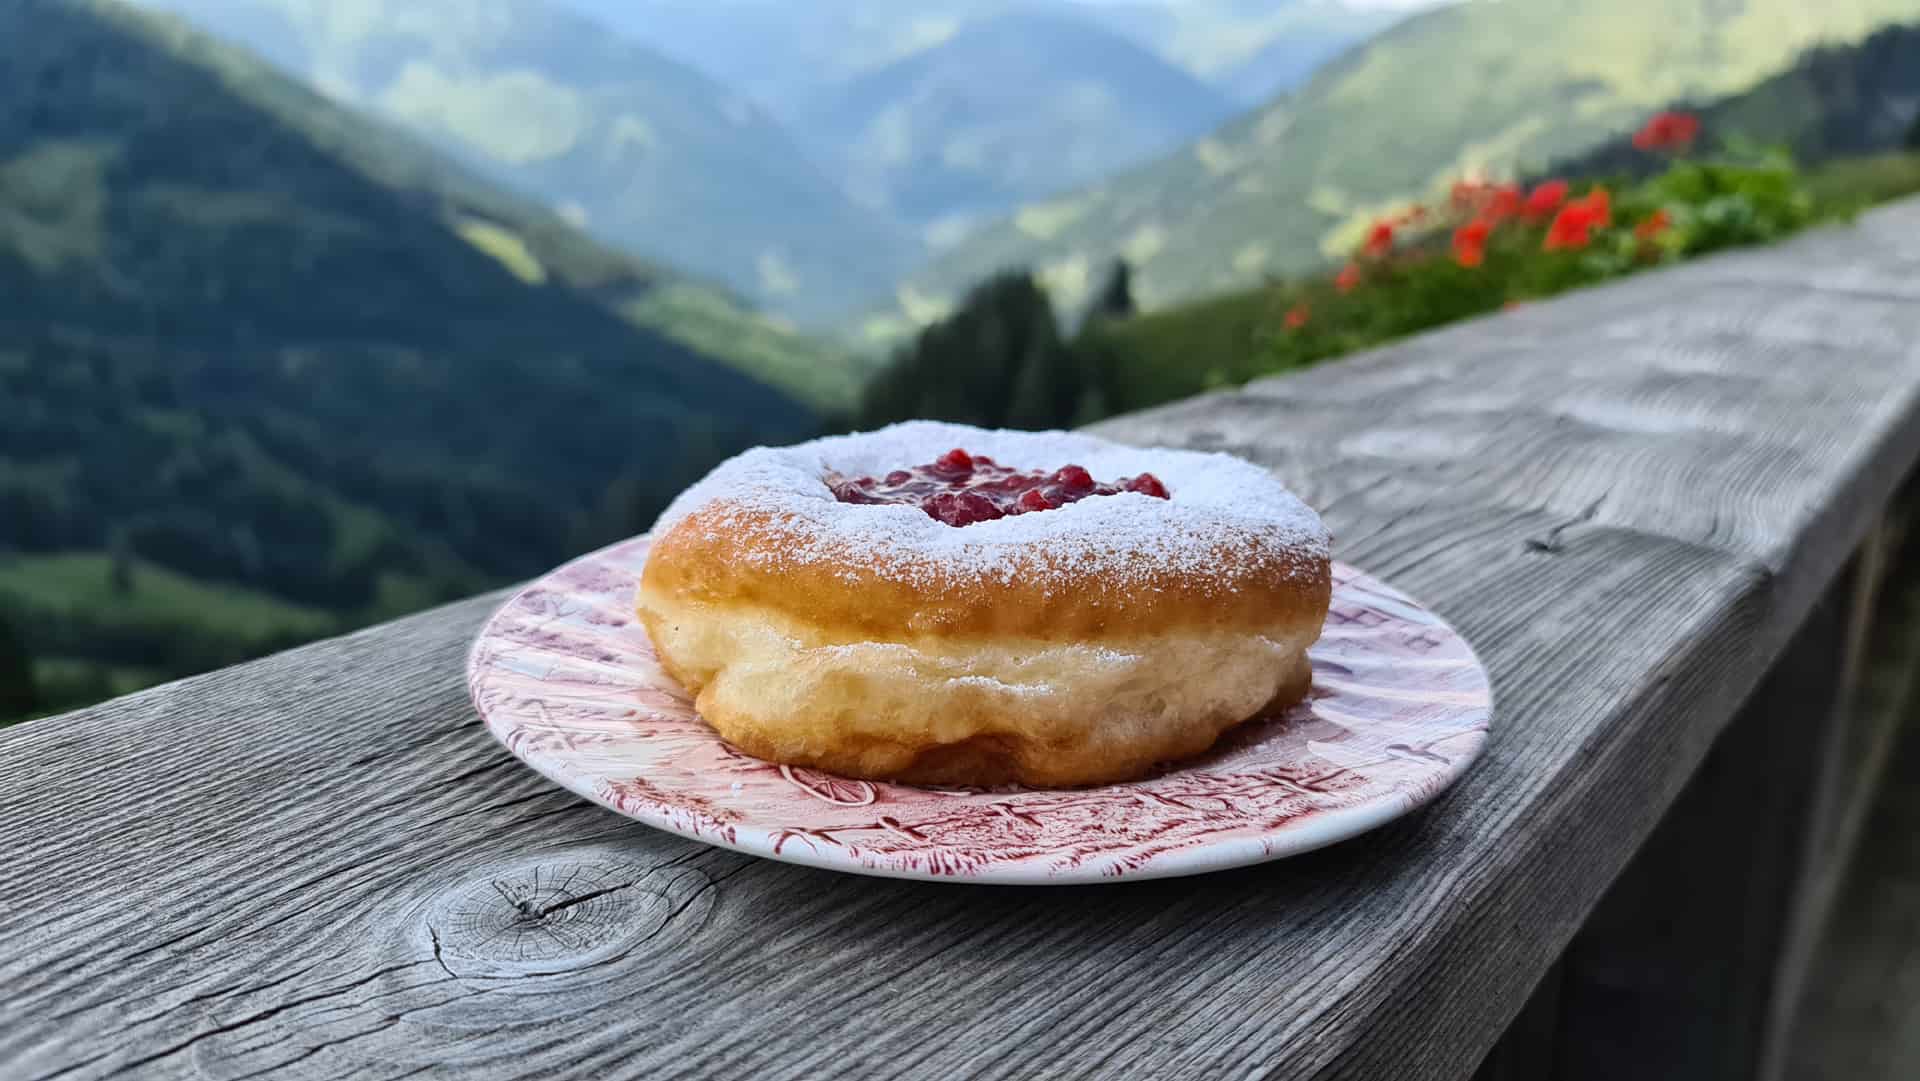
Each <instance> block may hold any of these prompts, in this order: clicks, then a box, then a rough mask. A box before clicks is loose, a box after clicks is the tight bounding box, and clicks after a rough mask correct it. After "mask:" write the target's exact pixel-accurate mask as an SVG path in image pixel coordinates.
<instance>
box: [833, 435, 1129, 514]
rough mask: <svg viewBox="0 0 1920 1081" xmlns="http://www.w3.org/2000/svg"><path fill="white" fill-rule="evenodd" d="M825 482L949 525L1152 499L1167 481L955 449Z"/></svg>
mask: <svg viewBox="0 0 1920 1081" xmlns="http://www.w3.org/2000/svg"><path fill="white" fill-rule="evenodd" d="M827 486H828V487H829V488H831V489H832V490H833V496H834V498H835V499H838V500H839V501H840V502H842V503H904V504H906V505H908V506H913V507H919V508H920V509H921V510H924V511H926V512H927V516H928V517H930V518H934V519H937V520H939V521H942V522H945V523H946V524H948V525H951V526H963V525H972V524H974V523H975V522H991V521H993V520H994V519H995V518H1005V517H1007V516H1008V515H1012V514H1027V513H1030V512H1032V511H1041V510H1053V509H1055V508H1057V507H1064V506H1066V505H1067V504H1068V503H1078V502H1079V501H1080V500H1082V499H1085V498H1087V497H1088V496H1090V495H1119V494H1120V493H1121V492H1139V493H1140V494H1141V495H1146V496H1152V497H1153V498H1155V499H1166V498H1167V486H1166V485H1164V484H1162V483H1160V478H1158V477H1156V476H1154V475H1153V474H1152V473H1142V474H1140V475H1139V476H1137V477H1124V478H1122V479H1121V480H1119V481H1116V482H1114V483H1111V484H1101V483H1098V482H1096V481H1095V480H1094V479H1093V474H1091V473H1088V472H1087V471H1086V470H1085V469H1082V468H1081V467H1079V466H1077V465H1063V466H1061V467H1060V468H1058V469H1056V470H1054V471H1053V472H1051V473H1045V472H1041V471H1039V470H1024V471H1023V470H1019V469H1010V468H1008V467H1006V466H1004V465H1001V464H1000V463H998V462H996V461H994V460H993V459H992V458H989V457H987V456H986V455H984V454H968V453H967V452H966V451H964V450H960V449H959V448H955V449H953V450H950V451H948V452H947V453H945V454H942V455H941V456H940V457H938V458H936V459H934V460H933V462H932V463H931V464H929V465H921V466H915V467H913V468H912V469H896V470H894V471H893V472H891V473H888V474H887V475H886V476H884V477H878V478H875V477H830V478H828V481H827Z"/></svg>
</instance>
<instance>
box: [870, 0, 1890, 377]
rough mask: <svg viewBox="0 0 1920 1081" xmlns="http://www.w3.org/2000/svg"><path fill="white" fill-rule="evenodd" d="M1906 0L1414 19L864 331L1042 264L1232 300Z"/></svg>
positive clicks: (977, 247) (1029, 213)
mask: <svg viewBox="0 0 1920 1081" xmlns="http://www.w3.org/2000/svg"><path fill="white" fill-rule="evenodd" d="M1911 14H1912V5H1911V0H1833V2H1831V3H1826V4H1822V5H1820V6H1819V7H1818V8H1808V7H1807V6H1805V5H1802V4H1800V3H1798V0H1749V2H1747V3H1746V4H1744V5H1743V6H1741V7H1740V9H1739V10H1737V11H1733V10H1730V9H1728V8H1727V7H1726V6H1725V5H1722V4H1719V3H1717V2H1716V0H1676V2H1671V3H1669V2H1666V0H1621V2H1619V3H1612V4H1606V5H1594V4H1588V3H1585V2H1583V0H1509V2H1505V3H1500V4H1487V3H1463V4H1456V5H1452V6H1448V7H1443V8H1440V9H1438V10H1434V11H1429V12H1426V13H1424V14H1420V15H1416V16H1414V17H1412V18H1410V19H1408V20H1407V21H1405V22H1403V23H1400V24H1399V25H1397V26H1395V27H1394V28H1393V29H1391V30H1388V31H1386V32H1385V33H1383V34H1382V35H1380V36H1379V37H1377V38H1375V39H1373V40H1371V41H1369V42H1368V43H1367V44H1365V45H1363V46H1360V47H1359V48H1357V49H1355V50H1354V51H1352V52H1350V53H1348V54H1346V55H1345V56H1343V57H1342V58H1341V59H1340V60H1337V61H1335V62H1334V63H1332V64H1331V65H1329V66H1327V67H1326V68H1324V69H1322V70H1321V71H1320V73H1319V74H1318V75H1316V76H1315V77H1314V78H1313V80H1312V81H1311V82H1309V83H1308V85H1307V86H1305V87H1304V88H1302V89H1301V90H1300V92H1299V93H1297V94H1295V95H1292V96H1289V97H1283V98H1279V99H1276V100H1274V101H1273V102H1271V103H1269V104H1268V105H1266V106H1264V107H1262V108H1260V109H1257V110H1255V111H1253V112H1251V113H1249V114H1247V115H1245V116H1242V117H1241V118H1239V119H1237V120H1235V121H1233V122H1232V123H1229V124H1227V125H1226V126H1224V127H1222V128H1221V129H1219V130H1218V131H1216V132H1213V133H1211V134H1209V135H1207V136H1205V137H1203V138H1201V139H1199V140H1196V141H1195V142H1193V143H1192V144H1190V145H1189V146H1187V147H1185V148H1183V149H1181V150H1179V151H1176V152H1174V153H1171V154H1169V155H1167V156H1165V157H1163V158H1161V159H1159V160H1157V161H1155V162H1153V163H1151V164H1148V165H1145V166H1143V167H1141V168H1139V169H1136V170H1133V171H1131V172H1129V173H1126V174H1125V175H1122V176H1119V177H1115V178H1112V179H1110V180H1108V181H1105V182H1102V183H1099V184H1096V185H1093V186H1091V187H1089V188H1086V189H1083V190H1081V191H1079V192H1075V193H1072V194H1069V195H1066V196H1062V197H1060V198H1056V199H1051V200H1046V201H1044V202H1041V203H1036V204H1030V205H1028V206H1025V207H1022V208H1021V209H1020V210H1019V211H1017V212H1016V213H1015V214H1014V215H1012V216H1011V217H1009V218H1008V219H1006V220H1003V221H1001V222H999V223H996V224H994V225H991V226H988V227H985V228H983V229H981V230H979V231H977V232H976V233H974V234H973V235H970V236H969V237H968V238H966V239H965V240H964V241H963V242H961V243H960V244H959V245H957V246H955V247H954V248H953V249H952V250H950V251H948V252H946V253H944V254H942V255H941V256H940V257H938V258H936V259H935V260H934V261H933V262H932V263H931V264H930V265H929V266H928V267H927V268H925V269H923V270H922V271H920V272H917V273H915V274H913V275H911V276H910V277H909V278H908V280H907V281H906V282H905V283H903V284H902V285H901V286H900V287H899V288H898V289H897V290H896V291H895V295H894V298H893V303H892V305H891V306H890V308H891V310H890V311H887V312H883V313H880V314H877V315H876V317H875V318H873V319H871V320H869V321H868V322H867V323H866V324H865V326H864V327H863V330H864V332H865V334H866V335H867V336H868V337H869V338H871V339H875V340H882V341H884V340H892V339H893V338H895V337H897V336H898V335H899V334H901V333H902V332H903V331H905V330H906V329H908V328H910V327H912V326H915V325H918V324H921V323H924V322H925V321H926V320H928V319H930V318H934V317H937V316H938V315H939V314H940V313H942V312H943V311H946V310H948V309H949V307H950V306H951V304H952V303H953V302H954V300H955V299H956V298H957V297H958V296H960V295H961V294H962V293H963V292H964V290H965V289H966V288H967V287H968V286H969V285H971V284H972V283H974V282H977V281H981V280H984V279H985V278H986V277H987V276H988V275H990V274H991V273H993V272H994V271H996V270H998V269H1000V268H1004V267H1008V266H1021V265H1027V266H1033V267H1035V268H1036V269H1037V270H1038V271H1039V272H1040V273H1041V274H1042V275H1043V278H1044V280H1045V281H1046V282H1047V283H1048V285H1049V287H1050V289H1051V290H1052V291H1053V293H1054V296H1055V298H1056V300H1057V301H1058V302H1060V303H1061V304H1062V305H1063V306H1067V307H1071V306H1076V305H1078V304H1079V303H1082V302H1083V301H1084V298H1085V297H1086V295H1087V293H1088V291H1089V290H1090V289H1091V288H1092V285H1093V283H1094V281H1095V277H1096V276H1097V274H1098V272H1099V269H1100V268H1101V267H1103V266H1104V265H1106V263H1107V262H1108V261H1110V260H1111V259H1113V258H1115V257H1124V258H1126V259H1128V260H1129V261H1130V262H1131V263H1132V264H1134V266H1135V268H1136V270H1137V273H1136V276H1135V287H1136V296H1138V297H1139V299H1140V300H1141V302H1142V303H1143V304H1145V305H1147V306H1154V305H1160V304H1165V303H1168V302H1171V301H1175V300H1179V299H1183V298H1189V297H1196V296H1200V295H1204V294H1207V293H1210V292H1218V291H1225V290H1230V289H1233V288H1236V287H1239V286H1244V285H1247V284H1250V283H1256V282H1258V281H1260V280H1261V279H1262V277H1263V276H1265V275H1269V274H1276V273H1287V272H1291V271H1298V270H1302V269H1306V268H1309V267H1312V266H1315V265H1317V264H1319V263H1321V262H1323V261H1324V260H1327V259H1328V258H1330V257H1332V255H1333V254H1335V253H1338V252H1341V251H1344V250H1347V249H1349V248H1350V247H1351V245H1352V243H1353V242H1354V241H1355V240H1357V239H1358V232H1359V230H1360V229H1361V228H1362V227H1363V226H1364V223H1365V221H1366V220H1367V219H1368V218H1369V217H1370V216H1372V215H1373V214H1376V213H1378V212H1381V211H1384V210H1389V209H1392V208H1394V207H1396V206H1398V205H1401V204H1402V203H1403V202H1404V201H1405V200H1408V199H1410V198H1414V197H1425V196H1430V195H1431V194H1432V193H1434V192H1435V191H1437V190H1439V189H1442V188H1443V187H1444V185H1445V184H1446V183H1447V182H1448V180H1449V179H1450V178H1451V177H1454V176H1457V175H1460V174H1462V173H1467V172H1476V171H1491V172H1500V171H1513V170H1524V169H1527V168H1530V167H1532V168H1537V167H1540V166H1543V165H1545V164H1546V163H1547V162H1549V161H1551V160H1553V159H1555V158H1558V157H1561V156H1564V155H1566V154H1570V153H1574V152H1577V151H1579V150H1581V149H1583V148H1585V147H1589V146H1592V145H1594V144H1595V143H1597V142H1599V141H1601V140H1603V139H1606V138H1608V137H1609V136H1612V135H1616V134H1618V133H1619V132H1621V131H1624V130H1627V129H1629V128H1631V127H1632V126H1634V125H1635V124H1637V123H1638V122H1639V120H1640V118H1641V117H1643V116H1644V115H1645V114H1646V113H1648V112H1650V111H1652V110H1654V109H1657V108H1659V107H1661V106H1663V105H1665V104H1666V103H1668V102H1671V101H1674V100H1676V99H1685V98H1689V97H1691V98H1696V99H1700V98H1708V97H1714V96H1718V95H1722V94H1726V93H1732V92H1735V91H1738V90H1741V89H1744V88H1746V87H1748V86H1751V85H1752V84H1753V83H1755V82H1757V81H1759V80H1760V79H1762V78H1764V77H1765V76H1767V75H1769V74H1771V73H1773V72H1775V71H1778V70H1780V69H1781V68H1783V67H1785V66H1786V65H1788V64H1789V63H1790V62H1791V61H1792V60H1793V58H1794V57H1795V56H1797V55H1798V54H1799V53H1800V52H1802V51H1803V50H1804V49H1806V48H1808V47H1811V46H1813V45H1817V44H1820V43H1822V42H1832V43H1845V42H1849V41H1856V40H1859V39H1860V38H1862V37H1864V36H1866V35H1867V34H1869V33H1871V32H1872V31H1873V30H1875V29H1876V28H1878V27H1880V26H1882V25H1885V24H1887V23H1889V22H1892V21H1896V20H1898V19H1900V18H1903V17H1910V16H1911Z"/></svg>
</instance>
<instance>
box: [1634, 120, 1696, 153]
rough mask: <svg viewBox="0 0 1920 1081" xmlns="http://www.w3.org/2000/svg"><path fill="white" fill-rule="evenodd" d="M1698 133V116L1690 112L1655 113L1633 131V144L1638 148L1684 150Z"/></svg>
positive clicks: (1690, 144)
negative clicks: (1644, 123) (1637, 129)
mask: <svg viewBox="0 0 1920 1081" xmlns="http://www.w3.org/2000/svg"><path fill="white" fill-rule="evenodd" d="M1699 135H1700V118H1699V117H1697V116H1694V115H1693V114H1692V113H1674V112H1666V113H1655V114H1653V116H1652V118H1651V119H1649V120H1648V121H1647V123H1646V126H1644V127H1642V128H1641V129H1640V130H1639V131H1637V132H1635V133H1634V136H1633V145H1634V146H1635V147H1636V148H1638V149H1640V150H1685V149H1686V148H1687V147H1689V146H1692V145H1693V141H1694V139H1696V138H1698V137H1699Z"/></svg>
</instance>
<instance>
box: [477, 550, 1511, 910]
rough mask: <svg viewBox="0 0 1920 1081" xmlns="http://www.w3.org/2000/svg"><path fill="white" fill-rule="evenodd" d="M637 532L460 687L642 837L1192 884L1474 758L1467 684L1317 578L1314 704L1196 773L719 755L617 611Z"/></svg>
mask: <svg viewBox="0 0 1920 1081" xmlns="http://www.w3.org/2000/svg"><path fill="white" fill-rule="evenodd" d="M647 546H648V541H647V539H646V538H645V537H640V538H636V539H634V540H630V541H625V542H622V543H620V544H616V545H614V546H613V547H611V548H607V549H605V550H603V551H599V552H596V553H594V554H593V555H589V556H585V557H582V558H581V559H578V560H575V561H574V562H572V563H569V564H567V565H566V566H564V567H562V568H560V569H559V570H557V571H554V572H553V573H552V574H549V575H548V576H547V577H545V578H543V579H541V580H540V581H538V582H535V583H534V584H533V585H531V586H529V587H527V588H526V589H525V590H522V591H521V592H520V594H519V595H518V596H516V597H514V598H513V599H512V600H510V601H508V602H507V603H506V604H505V605H504V606H503V607H502V608H501V609H500V610H499V611H498V612H496V613H494V615H493V618H492V619H490V620H488V621H487V625H486V626H485V627H484V628H482V630H481V632H480V637H479V639H478V640H477V641H476V642H475V643H474V646H473V652H472V654H471V656H470V657H469V658H468V661H467V682H468V686H469V689H470V690H471V691H472V693H473V701H474V704H475V705H476V706H477V707H478V708H479V710H480V714H481V716H482V717H484V718H485V719H486V722H487V727H488V729H489V730H490V731H492V732H493V734H494V736H495V737H496V738H498V739H499V740H500V742H501V743H504V744H505V745H506V747H507V749H508V750H509V751H511V752H513V753H514V754H515V755H517V756H519V757H520V758H521V759H522V760H523V761H525V762H526V763H527V764H528V765H530V766H532V767H533V768H534V769H536V770H539V771H540V772H541V773H542V774H545V775H546V776H547V777H549V778H551V779H552V780H554V781H557V782H559V783H560V784H562V785H565V786H566V787H567V788H569V789H571V790H573V791H574V792H577V793H579V794H580V795H582V796H585V797H586V798H588V799H590V800H593V801H594V802H595V803H599V804H601V805H603V806H606V807H610V808H612V809H613V810H615V811H618V812H620V813H621V814H624V815H627V816H628V817H631V818H636V819H638V820H640V821H642V822H645V823H646V824H648V825H650V826H655V827H658V828H660V829H663V830H669V831H671V832H674V833H679V834H683V835H685V836H688V837H693V838H696V839H698V840H701V841H705V842H708V843H709V844H716V845H722V846H725V847H727V848H732V849H737V850H739V851H741V852H750V853H752V854H754V855H756V856H765V857H767V858H769V859H777V860H787V861H789V862H793V863H801V864H806V865H807V866H810V867H825V868H828V869H831V870H836V871H851V872H854V873H857V874H870V875H890V876H895V877H900V878H928V879H959V880H965V881H971V882H995V883H1026V884H1046V883H1070V882H1094V881H1102V880H1106V879H1111V878H1114V877H1116V876H1123V877H1126V878H1159V877H1166V876H1171V875H1189V874H1198V873H1200V872H1203V871H1216V870H1221V869H1223V868H1228V867H1238V866H1241V865H1243V864H1249V863H1259V862H1262V861H1264V860H1270V859H1277V858H1279V857H1282V856H1290V855H1293V854H1295V853H1298V852H1305V851H1307V850H1309V849H1313V848H1319V847H1321V846H1322V845H1327V844H1332V843H1333V842H1335V841H1340V840H1344V839H1346V838H1348V837H1352V836H1353V835H1355V834H1357V833H1361V832H1364V831H1366V830H1369V829H1372V828H1373V827H1375V826H1378V825H1380V824H1381V823H1384V822H1387V821H1389V820H1391V819H1394V818H1397V817H1399V816H1400V815H1403V814H1406V813H1407V812H1408V811H1411V810H1413V809H1414V808H1415V807H1418V806H1420V805H1421V804H1423V803H1426V802H1427V801H1428V800H1431V799H1432V798H1433V797H1434V796H1435V795H1436V794H1438V793H1439V792H1440V790H1441V789H1443V788H1445V787H1446V786H1447V785H1448V784H1449V783H1450V782H1452V781H1453V779H1454V778H1456V777H1458V776H1459V775H1460V773H1461V771H1463V770H1465V769H1466V767H1467V765H1468V763H1470V762H1472V761H1473V759H1474V758H1475V757H1476V756H1477V755H1478V754H1479V753H1480V748H1481V745H1482V744H1483V743H1484V742H1485V740H1486V736H1487V718H1488V716H1489V714H1490V713H1491V711H1492V699H1491V697H1490V695H1489V690H1488V685H1487V674H1486V670H1485V669H1483V668H1481V667H1480V664H1479V662H1478V661H1476V660H1475V659H1474V656H1473V652H1472V650H1470V649H1468V648H1467V644H1466V643H1465V642H1464V641H1462V640H1461V639H1460V636H1459V635H1458V634H1455V633H1454V631H1453V629H1452V628H1450V627H1448V626H1447V625H1446V624H1445V623H1443V622H1441V621H1440V620H1439V619H1438V618H1436V617H1435V616H1434V615H1433V614H1432V613H1431V612H1428V611H1427V610H1426V609H1424V608H1422V607H1420V606H1419V605H1418V604H1416V603H1414V602H1413V601H1411V600H1409V599H1407V598H1406V597H1405V596H1403V595H1402V594H1400V593H1399V592H1397V591H1396V590H1394V589H1392V588H1390V587H1388V586H1386V585H1384V584H1382V583H1381V582H1379V581H1377V580H1375V579H1373V578H1370V577H1368V576H1367V575H1365V574H1362V573H1360V572H1359V571H1356V570H1354V569H1353V568H1351V567H1348V566H1345V565H1342V564H1336V565H1335V566H1334V571H1333V577H1334V591H1333V609H1332V611H1331V612H1330V613H1329V614H1328V617H1327V627H1326V632H1325V634H1324V635H1323V636H1322V637H1321V639H1320V642H1319V644H1318V645H1316V646H1314V648H1313V651H1312V660H1313V681H1314V682H1313V692H1312V694H1311V695H1309V696H1308V699H1307V701H1305V702H1303V703H1301V704H1299V705H1297V706H1295V707H1294V708H1293V709H1291V710H1289V711H1287V712H1286V713H1285V714H1284V715H1282V716H1280V717H1277V718H1275V719H1273V720H1269V721H1261V722H1257V723H1254V724H1249V725H1246V726H1243V727H1242V728H1240V729H1238V730H1236V731H1235V732H1234V733H1232V734H1230V735H1229V736H1228V737H1227V739H1226V740H1225V741H1223V743H1222V744H1221V745H1220V746H1219V747H1216V748H1215V749H1214V750H1213V751H1211V752H1209V753H1208V754H1206V755H1205V756H1203V757H1201V758H1198V759H1195V760H1192V761H1189V762H1185V763H1182V764H1181V765H1180V766H1178V767H1177V768H1174V769H1171V770H1168V771H1167V772H1165V773H1162V774H1160V775H1158V776H1156V777H1152V778H1149V779H1147V780H1144V781H1137V782H1133V783H1130V784H1118V785H1107V786H1105V787H1101V788H1086V789H1066V790H1046V789H1022V788H1008V789H991V790H983V789H938V788H918V787H913V786H909V785H897V784H883V783H876V782H871V781H857V780H851V779H849V778H845V777H837V776H833V775H831V774H826V773H821V772H819V771H816V770H810V769H803V768H798V767H787V766H777V765H774V764H772V763H769V762H765V761H762V760H760V759H758V758H753V757H751V756H749V755H747V754H745V753H744V752H742V751H739V750H736V749H734V748H733V747H732V746H730V745H728V744H727V742H726V741H725V740H722V739H721V738H720V737H719V735H718V734H716V733H715V732H714V731H713V729H711V728H709V727H707V724H706V722H704V721H702V720H701V719H700V718H699V716H698V715H697V714H695V713H694V711H693V706H692V703H690V702H689V701H688V700H687V697H686V694H685V693H684V692H683V691H682V690H681V688H680V686H679V684H677V683H675V682H674V681H673V680H672V679H670V678H668V677H667V675H666V674H665V673H664V672H662V671H661V669H660V665H659V663H658V661H657V660H656V659H655V657H654V652H653V646H652V643H651V642H649V641H648V639H647V634H646V631H645V629H644V628H643V627H642V626H641V625H640V621H639V619H638V618H637V617H636V616H635V615H634V614H633V593H634V585H635V582H636V580H637V578H638V576H639V573H640V567H641V565H642V564H643V563H644V562H645V561H646V556H647Z"/></svg>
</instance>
